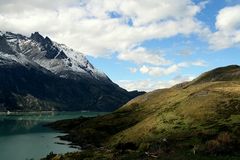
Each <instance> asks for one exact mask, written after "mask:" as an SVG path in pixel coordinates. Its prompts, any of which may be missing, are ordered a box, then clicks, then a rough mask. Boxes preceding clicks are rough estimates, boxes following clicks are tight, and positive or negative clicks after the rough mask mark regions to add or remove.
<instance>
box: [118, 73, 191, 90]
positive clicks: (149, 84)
mask: <svg viewBox="0 0 240 160" xmlns="http://www.w3.org/2000/svg"><path fill="white" fill-rule="evenodd" d="M194 78H195V77H194V76H177V77H175V78H173V79H172V80H170V81H157V80H151V79H148V80H137V81H131V80H119V81H117V83H118V84H119V85H120V86H121V87H123V88H125V89H127V90H128V91H133V90H138V91H146V92H149V91H153V90H156V89H162V88H169V87H172V86H174V85H176V84H179V83H182V82H186V81H191V80H193V79H194Z"/></svg>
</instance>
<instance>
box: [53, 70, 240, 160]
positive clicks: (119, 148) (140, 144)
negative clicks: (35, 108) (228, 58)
mask: <svg viewBox="0 0 240 160" xmlns="http://www.w3.org/2000/svg"><path fill="white" fill-rule="evenodd" d="M220 71H221V72H220ZM224 72H226V73H225V74H224ZM220 73H221V74H222V73H223V74H222V75H221V76H220V78H219V74H220ZM239 73H240V72H239V68H238V67H237V66H231V67H226V68H220V69H218V70H214V71H212V72H208V73H205V74H203V75H202V76H200V77H199V78H198V79H196V80H194V81H192V82H190V83H187V84H184V85H183V86H181V87H179V86H175V87H172V88H170V89H162V90H156V91H153V92H150V93H147V94H144V95H142V96H139V97H137V98H135V99H133V100H131V101H130V102H128V103H127V104H126V105H124V106H123V107H122V108H120V109H119V110H117V111H115V112H114V113H112V114H109V115H106V116H103V117H97V118H95V119H89V120H84V121H83V120H80V119H79V120H77V121H76V120H75V121H64V123H63V122H57V123H56V124H55V126H57V127H58V128H59V129H63V128H64V129H65V130H68V129H69V130H71V131H70V135H69V136H67V137H65V138H66V139H68V140H71V141H73V142H75V143H77V144H89V143H90V144H93V145H95V146H98V147H99V146H103V147H104V149H101V150H100V149H94V151H90V152H89V150H88V151H85V152H83V153H81V154H80V153H75V154H68V155H65V159H67V157H71V156H76V157H78V158H80V159H84V158H83V157H90V159H94V158H96V159H100V158H103V159H104V157H105V158H106V159H114V157H118V158H119V159H124V157H125V158H126V159H127V158H129V157H131V156H132V159H140V158H147V159H151V158H153V157H160V159H168V158H169V159H193V158H194V159H239V157H238V156H239V150H240V148H239V145H240V140H239V137H240V81H239V76H238V74H239ZM211 76H212V77H211ZM234 76H235V77H234ZM227 77H230V78H229V79H227ZM223 80H224V81H223ZM119 152H121V153H119ZM194 152H195V153H196V155H194ZM93 153H94V154H93ZM169 153H170V154H169ZM215 155H218V156H217V157H215ZM229 155H230V157H229ZM70 159H71V158H70Z"/></svg>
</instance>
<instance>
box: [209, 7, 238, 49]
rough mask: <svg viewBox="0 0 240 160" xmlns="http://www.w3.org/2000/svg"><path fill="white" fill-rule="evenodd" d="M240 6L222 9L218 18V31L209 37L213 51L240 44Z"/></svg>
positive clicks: (216, 24)
mask: <svg viewBox="0 0 240 160" xmlns="http://www.w3.org/2000/svg"><path fill="white" fill-rule="evenodd" d="M239 15H240V5H235V6H231V7H225V8H223V9H221V10H220V11H219V13H218V15H217V17H216V23H215V26H216V29H217V31H216V32H214V33H212V34H210V35H209V36H208V39H209V44H210V46H211V48H212V49H215V50H220V49H225V48H229V47H232V46H236V45H239V44H240V16H239Z"/></svg>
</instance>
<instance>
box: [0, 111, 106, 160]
mask: <svg viewBox="0 0 240 160" xmlns="http://www.w3.org/2000/svg"><path fill="white" fill-rule="evenodd" d="M102 114H105V113H97V112H60V113H44V114H18V115H0V160H30V159H34V160H38V159H40V158H42V157H44V156H46V155H47V154H48V153H50V152H54V153H67V152H73V151H77V150H79V149H77V148H72V147H71V146H70V145H67V144H69V142H66V141H62V140H60V139H59V138H57V136H60V135H63V133H59V132H58V131H56V130H53V129H50V128H47V127H43V126H42V125H44V124H46V123H49V122H54V121H56V120H62V119H71V118H77V117H80V116H85V117H91V116H97V115H102ZM63 144H65V145H63Z"/></svg>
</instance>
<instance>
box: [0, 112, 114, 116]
mask: <svg viewBox="0 0 240 160" xmlns="http://www.w3.org/2000/svg"><path fill="white" fill-rule="evenodd" d="M64 112H65V113H71V112H81V113H103V114H104V113H110V112H98V111H39V112H38V111H30V112H21V111H14V112H0V115H6V116H11V115H13V116H14V115H38V114H56V113H64Z"/></svg>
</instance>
